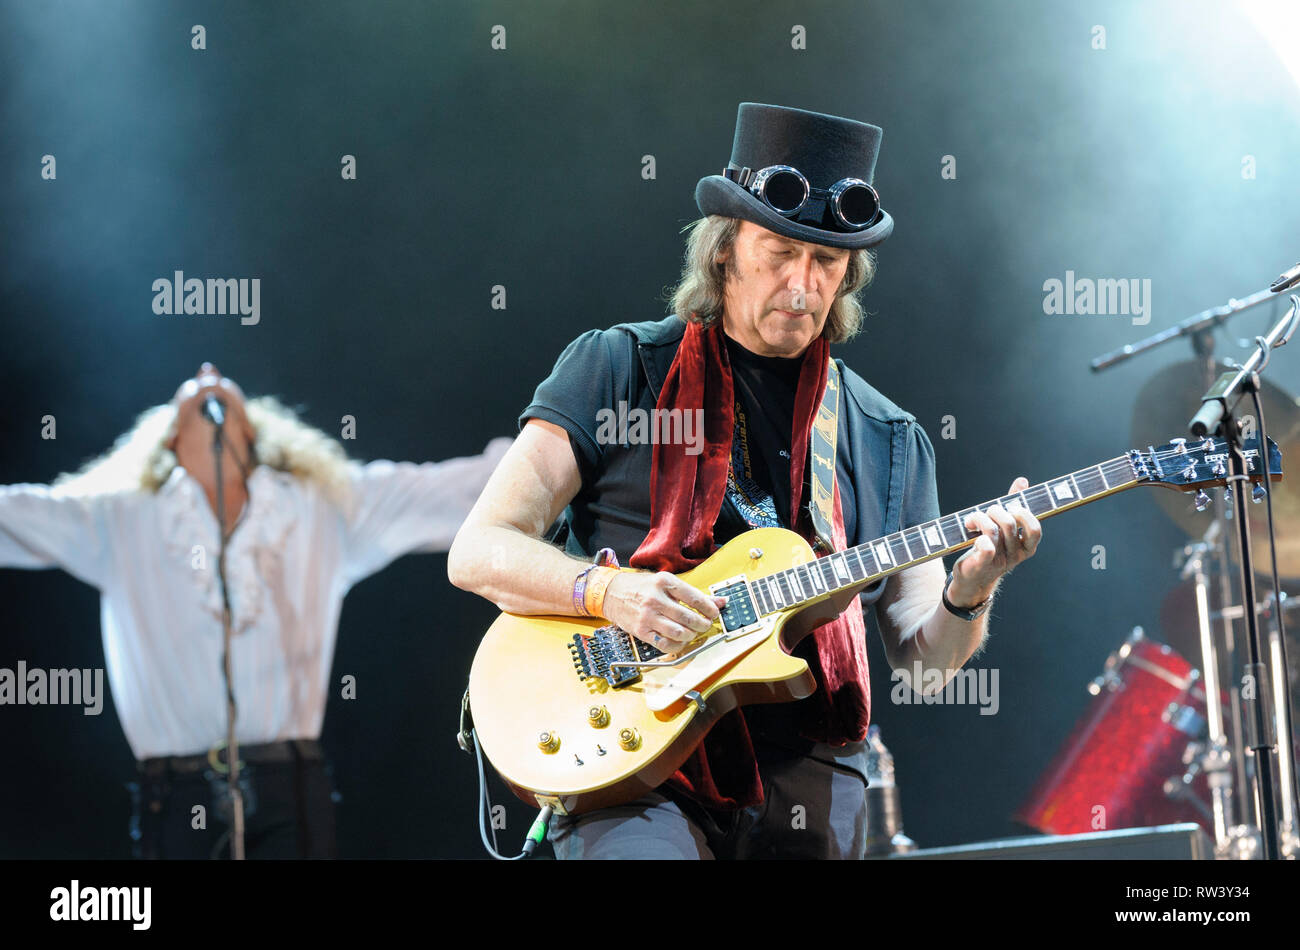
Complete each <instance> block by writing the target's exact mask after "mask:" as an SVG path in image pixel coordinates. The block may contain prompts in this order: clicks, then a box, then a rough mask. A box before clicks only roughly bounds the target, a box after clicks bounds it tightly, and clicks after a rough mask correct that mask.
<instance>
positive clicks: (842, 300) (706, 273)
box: [671, 214, 876, 343]
mask: <svg viewBox="0 0 1300 950" xmlns="http://www.w3.org/2000/svg"><path fill="white" fill-rule="evenodd" d="M682 230H683V231H689V232H690V236H689V237H688V238H687V239H686V253H685V260H684V262H683V264H682V276H681V280H680V281H678V283H677V286H676V287H675V288H673V289H672V291H671V300H672V306H671V309H672V312H673V313H675V314H677V316H679V317H681V318H682V319H683V320H691V319H696V320H698V321H699V322H701V323H703V324H705V325H706V326H707V325H708V324H710V323H712V322H713V321H714V320H716V319H717V318H718V317H719V316H721V314H722V305H723V302H724V301H725V300H726V290H725V288H726V283H727V265H726V264H725V263H722V262H719V261H718V255H719V254H722V253H724V252H725V251H728V250H730V249H731V247H732V246H733V245H734V244H735V243H736V235H737V234H738V233H739V232H740V219H739V218H727V217H723V216H722V215H718V214H711V215H709V216H707V217H704V218H700V219H698V220H696V221H694V222H692V223H691V224H688V225H687V226H686V227H685V228H683V229H682ZM875 276H876V256H875V253H874V252H873V251H872V250H871V249H869V248H863V249H861V250H857V251H850V252H849V266H848V268H847V269H846V270H845V271H844V280H843V281H841V283H840V286H839V290H838V291H836V294H835V300H834V301H833V302H832V303H831V309H830V313H829V314H828V315H827V317H826V329H825V331H823V332H824V333H825V335H826V338H827V339H828V340H829V341H830V342H831V343H843V342H844V341H845V340H850V339H852V338H853V337H854V336H856V335H857V333H858V331H859V330H860V329H862V319H863V316H864V313H863V310H862V304H861V303H860V302H859V301H858V297H857V294H858V291H860V290H862V289H863V288H864V287H866V286H867V285H868V284H870V283H871V281H872V280H873V279H874V278H875ZM696 315H698V316H696Z"/></svg>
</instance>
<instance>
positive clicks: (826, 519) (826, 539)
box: [808, 358, 840, 554]
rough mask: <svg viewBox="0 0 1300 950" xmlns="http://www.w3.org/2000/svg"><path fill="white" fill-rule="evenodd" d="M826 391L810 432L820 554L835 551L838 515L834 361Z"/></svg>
mask: <svg viewBox="0 0 1300 950" xmlns="http://www.w3.org/2000/svg"><path fill="white" fill-rule="evenodd" d="M826 362H827V369H826V391H825V392H824V393H823V394H822V404H821V405H820V406H818V407H817V415H816V416H815V417H814V418H813V424H812V431H811V432H810V433H809V449H810V451H811V452H812V478H811V479H810V481H811V482H812V500H811V503H810V504H809V506H808V510H809V513H810V514H811V515H812V522H813V529H814V530H815V531H816V532H817V544H816V545H815V547H816V548H817V549H818V552H819V553H823V554H825V553H829V552H831V551H834V550H835V545H834V542H833V541H832V540H831V539H832V534H831V524H832V523H833V521H834V519H835V516H834V511H835V445H836V437H837V436H838V435H839V412H840V371H839V367H837V366H836V365H835V360H834V359H829V358H828V359H827V361H826Z"/></svg>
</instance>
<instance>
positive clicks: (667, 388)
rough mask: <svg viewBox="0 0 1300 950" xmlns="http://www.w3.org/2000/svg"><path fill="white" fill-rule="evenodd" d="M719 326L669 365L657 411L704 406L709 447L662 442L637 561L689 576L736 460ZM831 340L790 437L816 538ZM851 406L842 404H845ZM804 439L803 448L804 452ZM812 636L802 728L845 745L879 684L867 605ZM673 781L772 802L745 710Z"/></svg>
mask: <svg viewBox="0 0 1300 950" xmlns="http://www.w3.org/2000/svg"><path fill="white" fill-rule="evenodd" d="M722 337H723V331H722V327H721V325H720V323H718V322H715V323H714V324H712V325H711V326H710V327H708V328H707V329H705V328H702V327H701V326H700V325H699V324H698V323H694V322H691V323H688V324H687V325H686V332H685V334H684V335H683V337H682V342H681V345H680V346H679V347H678V349H677V354H676V356H675V357H674V358H673V363H672V366H671V367H670V368H669V370H668V378H667V379H666V380H665V381H664V386H663V390H662V391H661V392H660V393H659V401H658V404H657V407H656V408H657V409H658V410H660V411H664V410H682V411H683V412H689V411H693V410H696V409H703V410H704V442H705V444H704V448H703V451H701V452H699V453H697V454H694V455H691V454H688V453H687V452H686V446H685V445H684V444H671V445H670V444H665V443H658V442H657V443H656V444H655V446H654V454H653V461H652V467H651V472H650V520H651V526H650V533H649V534H648V535H646V538H645V540H644V541H643V542H642V543H641V546H640V547H639V548H638V549H637V551H636V553H635V554H633V555H632V557H631V559H630V561H629V563H630V565H631V566H632V567H637V568H643V569H646V570H654V571H670V572H672V573H674V574H680V573H681V572H683V571H686V570H689V569H690V568H692V567H695V566H696V565H698V564H699V563H700V562H702V561H703V560H705V559H706V558H707V557H708V556H709V555H710V554H712V553H713V551H714V550H715V549H716V545H715V544H714V541H713V525H714V523H715V522H716V521H717V520H718V514H719V512H721V510H722V501H723V498H724V496H725V494H726V490H727V471H728V468H729V466H730V462H731V447H732V437H733V426H734V415H735V412H734V406H735V396H734V389H733V385H732V378H731V364H730V362H729V361H728V359H727V347H726V342H725V341H724V340H723V338H722ZM829 354H830V344H829V343H828V342H827V340H826V337H825V336H820V337H818V338H817V339H816V340H814V341H813V343H812V344H811V345H810V346H809V347H808V349H807V351H806V352H805V353H804V357H803V364H802V366H801V369H800V373H799V383H798V388H797V389H796V391H795V400H794V431H793V432H792V433H791V437H790V445H791V452H790V511H791V512H792V517H793V518H794V519H795V520H796V522H797V523H796V524H795V525H792V527H793V528H794V530H795V531H797V532H798V533H799V534H801V535H803V536H804V537H805V538H807V539H808V540H809V541H811V540H812V539H813V529H812V526H811V523H810V522H811V519H810V518H808V517H807V516H806V515H805V516H804V517H799V515H798V514H794V513H797V512H800V504H801V496H802V494H803V484H804V475H805V469H806V467H807V464H808V454H809V453H808V445H809V437H810V434H811V431H812V423H813V419H814V417H815V415H816V412H817V407H818V406H819V405H820V404H821V400H822V395H823V393H824V391H825V389H826V364H827V360H828V357H829ZM841 408H843V401H841ZM801 446H802V449H801V450H796V449H798V448H799V447H801ZM832 535H833V537H832V540H833V541H834V545H835V549H836V550H837V551H842V550H844V548H845V547H846V546H847V544H846V538H845V531H844V514H843V510H842V509H841V505H840V492H839V487H838V485H837V486H836V489H835V508H834V522H833V525H832ZM810 636H811V637H812V638H813V639H814V641H815V644H816V651H815V653H814V655H813V656H812V657H810V659H809V665H810V666H811V668H812V672H813V674H814V675H815V676H816V678H817V683H818V687H819V688H818V690H817V692H816V693H814V694H813V695H812V696H810V697H808V698H807V699H805V700H803V701H801V702H800V704H799V707H800V708H799V714H800V715H799V723H800V727H801V731H802V733H803V735H804V736H805V737H806V738H808V739H812V740H814V741H817V742H829V743H833V744H836V745H842V744H844V743H845V742H851V741H852V742H856V741H860V740H861V739H863V738H864V737H865V736H866V734H867V724H868V722H869V721H870V718H871V690H870V683H869V680H868V675H867V653H866V624H865V622H864V620H863V617H862V604H861V602H860V601H859V600H858V599H857V598H854V600H853V604H852V606H851V607H850V608H849V609H848V610H846V611H845V612H844V613H843V614H841V615H840V616H839V617H838V618H837V619H836V620H833V621H831V622H830V623H826V624H823V625H822V626H821V627H818V628H817V629H816V630H815V631H813V633H812V634H810ZM668 782H669V784H671V785H673V786H674V787H675V788H677V789H679V790H680V791H682V792H683V793H685V794H686V795H688V796H690V797H691V798H693V799H695V800H696V801H698V802H700V803H701V804H703V805H706V806H708V807H711V808H718V809H736V808H745V807H748V806H750V805H757V804H759V803H760V802H762V801H763V786H762V783H761V780H760V778H759V774H758V763H757V761H756V759H755V756H754V745H753V742H752V740H751V738H750V735H749V729H748V728H747V726H746V724H745V717H744V714H743V712H742V711H741V710H739V709H736V710H733V711H732V712H730V713H728V714H727V715H725V716H723V717H722V719H720V720H719V721H718V722H717V723H716V724H715V725H714V727H713V728H712V730H710V732H709V734H708V735H707V736H706V737H705V739H704V741H703V742H702V743H701V744H700V745H699V746H698V747H697V748H696V750H695V752H694V753H692V755H691V758H689V759H688V760H687V761H686V763H685V764H684V765H683V766H682V768H681V769H680V770H679V771H677V772H675V773H674V774H673V776H672V777H671V778H670V779H669V780H668Z"/></svg>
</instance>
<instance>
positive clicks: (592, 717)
mask: <svg viewBox="0 0 1300 950" xmlns="http://www.w3.org/2000/svg"><path fill="white" fill-rule="evenodd" d="M587 722H589V723H591V725H592V727H593V728H596V729H603V728H605V726H608V725H609V710H608V709H607V708H605V707H604V706H592V707H591V708H590V709H588V710H587Z"/></svg>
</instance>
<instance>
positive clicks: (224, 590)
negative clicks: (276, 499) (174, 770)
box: [211, 419, 244, 861]
mask: <svg viewBox="0 0 1300 950" xmlns="http://www.w3.org/2000/svg"><path fill="white" fill-rule="evenodd" d="M211 421H212V426H213V428H212V461H213V464H214V465H215V467H216V476H217V533H218V535H219V537H220V542H219V544H218V548H217V579H218V581H219V583H220V587H221V644H222V645H221V674H222V677H223V679H224V680H225V685H226V761H227V763H228V770H227V775H226V779H227V781H226V787H227V789H228V790H229V792H230V813H231V823H230V857H231V858H232V859H233V860H235V861H242V860H244V794H243V791H242V790H241V789H240V787H239V740H238V739H236V738H235V718H236V715H237V712H238V711H237V709H236V707H235V690H234V686H233V685H232V683H233V677H232V676H231V668H230V646H231V639H232V637H231V620H230V614H231V611H230V590H229V588H228V587H227V586H226V505H225V498H224V492H223V490H222V489H223V485H224V482H223V480H222V476H221V456H222V445H221V442H222V428H223V423H224V421H225V420H224V419H223V420H222V421H221V422H218V421H217V420H216V419H212V420H211Z"/></svg>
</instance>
